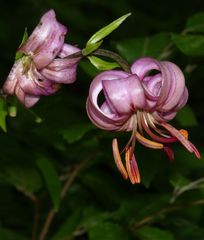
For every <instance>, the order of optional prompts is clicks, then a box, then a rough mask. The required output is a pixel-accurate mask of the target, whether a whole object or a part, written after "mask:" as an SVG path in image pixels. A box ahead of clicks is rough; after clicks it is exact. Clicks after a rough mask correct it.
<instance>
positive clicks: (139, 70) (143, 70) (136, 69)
mask: <svg viewBox="0 0 204 240" xmlns="http://www.w3.org/2000/svg"><path fill="white" fill-rule="evenodd" d="M160 68H161V66H160V62H159V61H157V60H156V59H154V58H149V57H144V58H140V59H138V60H136V61H135V62H134V63H133V64H132V66H131V72H132V73H134V74H137V76H138V77H139V79H140V80H141V81H142V80H143V78H144V77H145V75H147V73H148V72H149V71H151V70H159V71H160V70H161V69H160Z"/></svg>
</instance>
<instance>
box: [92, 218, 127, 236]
mask: <svg viewBox="0 0 204 240" xmlns="http://www.w3.org/2000/svg"><path fill="white" fill-rule="evenodd" d="M88 234H89V239H90V240H104V239H105V240H128V239H130V237H129V236H128V234H127V232H126V231H125V230H124V229H123V227H122V226H120V225H119V224H116V223H110V222H102V223H100V222H99V223H96V225H95V226H93V227H92V228H91V229H90V230H89V232H88Z"/></svg>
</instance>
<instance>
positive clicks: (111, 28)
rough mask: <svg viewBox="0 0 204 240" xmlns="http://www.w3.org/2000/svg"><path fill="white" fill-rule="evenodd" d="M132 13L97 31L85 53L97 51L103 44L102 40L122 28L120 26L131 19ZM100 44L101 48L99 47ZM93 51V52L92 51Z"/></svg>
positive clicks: (89, 41) (88, 43)
mask: <svg viewBox="0 0 204 240" xmlns="http://www.w3.org/2000/svg"><path fill="white" fill-rule="evenodd" d="M130 15H131V13H128V14H125V15H123V16H122V17H120V18H118V19H116V20H115V21H113V22H111V23H110V24H108V25H107V26H105V27H103V28H101V29H100V30H99V31H97V32H96V33H95V34H94V35H93V36H92V37H91V38H90V39H89V40H88V42H87V44H86V48H85V49H84V51H83V53H85V55H87V54H89V53H91V52H93V51H95V50H96V49H97V48H98V47H99V46H100V45H101V43H102V40H103V39H104V38H105V37H106V36H108V35H109V34H110V33H111V32H113V31H114V30H115V29H116V28H118V27H119V26H120V24H121V23H122V22H123V21H125V19H126V18H127V17H129V16H130ZM98 43H100V44H99V46H98V45H97V44H98ZM91 50H92V51H91Z"/></svg>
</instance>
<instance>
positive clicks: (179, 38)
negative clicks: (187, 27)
mask: <svg viewBox="0 0 204 240" xmlns="http://www.w3.org/2000/svg"><path fill="white" fill-rule="evenodd" d="M172 41H173V42H174V43H175V44H176V46H177V47H178V48H179V50H180V51H181V52H183V53H184V54H186V55H189V56H203V55H204V36H203V35H180V34H172Z"/></svg>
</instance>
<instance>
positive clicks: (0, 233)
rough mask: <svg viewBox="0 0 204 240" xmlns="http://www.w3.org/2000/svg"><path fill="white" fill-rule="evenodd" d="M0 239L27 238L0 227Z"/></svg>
mask: <svg viewBox="0 0 204 240" xmlns="http://www.w3.org/2000/svg"><path fill="white" fill-rule="evenodd" d="M0 239H2V240H28V238H26V237H24V236H22V235H20V234H18V233H16V232H15V231H11V230H9V229H5V228H2V227H0Z"/></svg>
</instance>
